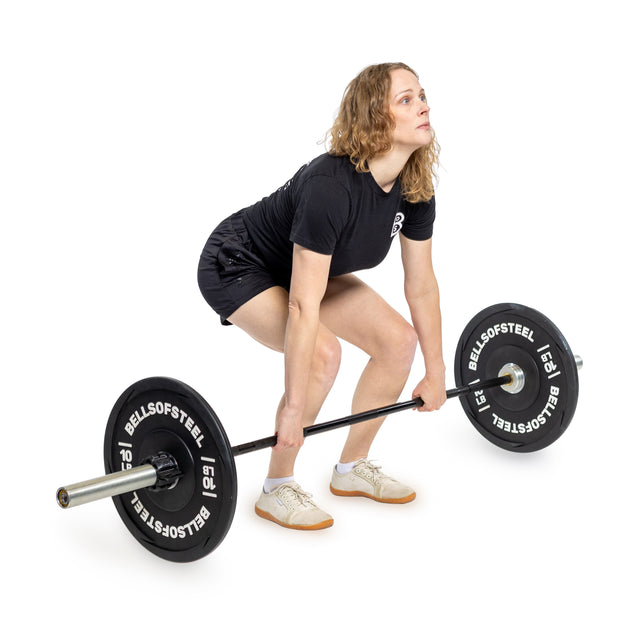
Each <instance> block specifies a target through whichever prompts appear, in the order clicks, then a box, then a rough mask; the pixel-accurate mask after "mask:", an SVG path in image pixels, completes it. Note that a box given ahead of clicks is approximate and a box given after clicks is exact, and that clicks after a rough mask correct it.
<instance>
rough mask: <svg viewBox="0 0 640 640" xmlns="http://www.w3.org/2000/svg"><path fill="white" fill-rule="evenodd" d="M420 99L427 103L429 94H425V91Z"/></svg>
mask: <svg viewBox="0 0 640 640" xmlns="http://www.w3.org/2000/svg"><path fill="white" fill-rule="evenodd" d="M420 100H422V102H424V103H425V104H426V103H427V96H425V95H424V93H423V94H422V95H421V96H420Z"/></svg>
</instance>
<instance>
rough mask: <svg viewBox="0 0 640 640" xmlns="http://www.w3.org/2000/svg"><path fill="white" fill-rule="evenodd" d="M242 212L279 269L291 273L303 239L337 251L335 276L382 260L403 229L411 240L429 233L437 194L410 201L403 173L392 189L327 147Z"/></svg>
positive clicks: (323, 249)
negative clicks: (405, 193)
mask: <svg viewBox="0 0 640 640" xmlns="http://www.w3.org/2000/svg"><path fill="white" fill-rule="evenodd" d="M241 215H242V218H243V220H244V222H245V225H246V227H247V231H248V232H249V236H250V237H251V239H252V241H253V242H254V244H255V246H256V249H257V251H258V253H259V254H260V257H261V258H262V259H263V260H264V262H265V263H266V264H267V266H268V267H269V269H270V270H272V271H273V272H274V273H276V274H283V275H287V274H288V275H290V274H291V263H292V257H293V243H296V244H299V245H301V246H302V247H304V248H306V249H310V250H311V251H316V252H318V253H323V254H325V255H331V256H332V259H331V268H330V271H329V276H330V277H335V276H339V275H343V274H345V273H352V272H354V271H359V270H360V269H370V268H372V267H375V266H376V265H378V264H380V262H382V260H383V259H384V258H385V256H386V255H387V253H388V251H389V248H390V246H391V242H392V240H393V238H394V236H395V235H396V234H397V233H398V232H399V231H400V230H402V234H403V235H405V236H406V237H407V238H409V239H411V240H428V239H429V238H430V237H431V235H432V233H433V221H434V219H435V197H433V198H431V200H429V202H420V203H417V204H412V203H409V202H406V201H405V200H404V199H403V197H402V194H401V190H400V181H399V180H396V182H395V184H394V185H393V188H392V189H391V191H390V192H389V193H386V192H385V191H384V190H383V189H381V188H380V186H379V185H378V183H377V182H376V181H375V179H374V178H373V176H372V175H371V173H369V172H365V173H358V172H357V171H356V169H355V166H354V165H353V164H352V163H351V161H350V159H349V158H348V157H347V156H338V157H336V156H331V155H329V154H327V153H325V154H323V155H321V156H319V157H317V158H315V159H314V160H312V161H311V162H309V163H308V164H306V165H305V166H303V167H302V168H300V169H299V170H298V171H297V172H296V174H295V175H294V176H293V178H291V180H289V182H287V184H285V185H284V186H283V187H281V188H280V189H278V190H277V191H276V192H274V193H272V194H271V195H270V196H268V197H266V198H264V199H262V200H261V201H260V202H258V203H256V204H255V205H253V206H251V207H248V208H247V209H244V210H243V211H242V212H241Z"/></svg>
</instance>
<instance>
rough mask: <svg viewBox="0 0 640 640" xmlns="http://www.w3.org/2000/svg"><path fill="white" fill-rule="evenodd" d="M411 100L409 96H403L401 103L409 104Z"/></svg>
mask: <svg viewBox="0 0 640 640" xmlns="http://www.w3.org/2000/svg"><path fill="white" fill-rule="evenodd" d="M409 102H410V100H409V98H402V100H401V101H400V104H409Z"/></svg>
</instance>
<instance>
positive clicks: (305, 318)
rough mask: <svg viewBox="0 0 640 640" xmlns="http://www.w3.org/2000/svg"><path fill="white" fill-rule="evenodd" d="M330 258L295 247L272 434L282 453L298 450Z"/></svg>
mask: <svg viewBox="0 0 640 640" xmlns="http://www.w3.org/2000/svg"><path fill="white" fill-rule="evenodd" d="M330 265H331V256H330V255H324V254H320V253H315V252H314V251H310V250H308V249H304V248H303V247H301V246H300V245H297V244H295V245H294V248H293V268H292V273H291V287H290V291H289V318H288V320H287V327H286V333H285V340H284V371H285V393H284V404H283V406H282V410H281V411H280V413H279V415H278V420H277V424H276V430H277V432H278V444H277V445H276V447H275V449H276V450H279V451H282V450H284V449H288V448H290V447H300V446H302V443H303V441H304V437H303V435H302V429H303V427H304V425H303V424H302V415H303V412H304V408H305V402H306V397H307V387H308V384H309V371H310V369H311V363H312V360H313V352H314V349H315V345H316V338H317V336H318V326H319V323H320V303H321V302H322V298H323V296H324V294H325V291H326V289H327V282H328V279H329V267H330Z"/></svg>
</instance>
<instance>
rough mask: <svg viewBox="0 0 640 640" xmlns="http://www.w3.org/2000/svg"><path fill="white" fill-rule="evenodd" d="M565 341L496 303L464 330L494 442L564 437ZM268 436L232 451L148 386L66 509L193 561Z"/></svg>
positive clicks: (119, 418)
mask: <svg viewBox="0 0 640 640" xmlns="http://www.w3.org/2000/svg"><path fill="white" fill-rule="evenodd" d="M581 366H582V360H581V358H579V357H576V356H574V355H573V354H572V352H571V349H570V348H569V345H568V343H567V341H566V340H565V338H564V336H563V335H562V334H561V333H560V331H559V330H558V328H557V327H556V326H555V325H554V324H553V323H552V322H551V321H550V320H549V319H548V318H547V317H546V316H544V315H543V314H541V313H540V312H538V311H536V310H535V309H532V308H530V307H526V306H524V305H520V304H513V303H504V304H498V305H493V306H491V307H488V308H487V309H484V310H483V311H481V312H480V313H478V314H477V315H476V316H475V317H474V318H473V319H472V320H471V321H470V322H469V323H468V324H467V326H466V328H465V329H464V331H463V333H462V335H461V337H460V340H459V341H458V345H457V348H456V354H455V364H454V375H455V380H456V385H457V387H456V388H455V389H451V390H448V391H447V398H454V397H459V399H460V401H461V404H462V406H463V409H464V411H465V413H466V415H467V416H468V418H469V420H470V421H471V423H472V424H473V425H474V427H475V428H476V429H477V430H478V431H479V432H480V433H481V434H482V435H483V436H484V437H485V438H486V439H487V440H489V441H490V442H492V443H493V444H495V445H497V446H499V447H501V448H503V449H507V450H509V451H516V452H532V451H538V450H540V449H543V448H544V447H547V446H548V445H550V444H551V443H552V442H554V441H555V440H557V439H558V438H559V437H560V436H561V435H562V434H563V433H564V431H565V430H566V428H567V427H568V426H569V423H570V422H571V420H572V418H573V415H574V412H575V409H576V405H577V401H578V369H579V368H580V367H581ZM421 405H422V400H421V399H420V398H414V399H412V400H409V401H405V402H400V403H397V404H393V405H389V406H386V407H380V408H377V409H372V410H370V411H365V412H362V413H358V414H354V415H349V416H346V417H344V418H339V419H337V420H331V421H329V422H324V423H320V424H316V425H312V426H309V427H305V429H304V436H305V438H306V437H308V436H311V435H316V434H319V433H324V432H326V431H330V430H333V429H338V428H340V427H344V426H347V425H352V424H357V423H360V422H365V421H367V420H372V419H374V418H380V417H383V416H387V415H390V414H392V413H396V412H399V411H404V410H407V409H415V408H417V407H419V406H421ZM276 442H277V436H276V435H271V436H268V437H266V438H262V439H259V440H253V441H251V442H247V443H244V444H240V445H237V446H234V447H232V446H231V445H230V444H229V440H228V438H227V434H226V432H225V430H224V428H223V426H222V424H221V422H220V420H219V419H218V417H217V415H216V414H215V412H214V410H213V409H212V408H211V406H210V405H209V404H208V403H207V401H206V400H205V399H204V398H203V397H202V396H201V395H200V394H199V393H198V392H197V391H195V390H194V389H192V388H191V387H190V386H189V385H187V384H185V383H184V382H180V381H179V380H175V379H173V378H164V377H153V378H146V379H144V380H140V381H138V382H135V383H134V384H132V385H131V386H130V387H129V388H128V389H126V391H124V393H122V395H121V396H120V398H118V400H117V402H116V403H115V405H114V407H113V409H112V411H111V414H110V416H109V419H108V421H107V428H106V432H105V438H104V464H105V471H106V473H107V475H105V476H101V477H99V478H95V479H93V480H87V481H85V482H80V483H77V484H72V485H67V486H64V487H61V488H59V489H58V490H57V492H56V499H57V502H58V504H59V505H60V506H61V507H63V508H64V509H69V508H71V507H74V506H77V505H81V504H84V503H88V502H92V501H95V500H98V499H101V498H106V497H112V498H113V501H114V504H115V507H116V509H117V511H118V513H119V515H120V517H121V519H122V520H123V522H124V524H125V525H126V527H127V528H128V529H129V531H130V532H131V534H132V535H133V536H134V537H135V539H136V540H138V542H140V544H142V545H143V546H144V547H145V548H146V549H148V550H149V551H151V552H152V553H154V554H155V555H157V556H159V557H161V558H164V559H166V560H172V561H175V562H190V561H193V560H198V559H200V558H202V557H203V556H205V555H207V554H209V553H211V552H212V551H213V550H214V549H215V548H216V547H217V546H218V545H219V544H220V543H221V542H222V540H223V539H224V537H225V536H226V534H227V532H228V531H229V528H230V526H231V522H232V520H233V516H234V513H235V505H236V499H237V478H236V467H235V460H234V458H235V456H238V455H243V454H245V453H249V452H252V451H258V450H260V449H266V448H268V447H273V446H274V445H275V444H276Z"/></svg>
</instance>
